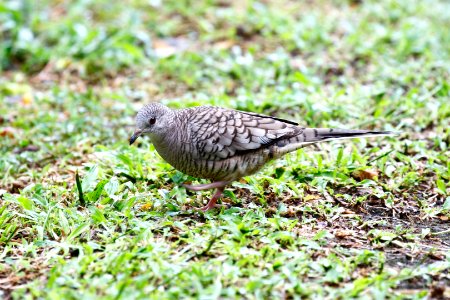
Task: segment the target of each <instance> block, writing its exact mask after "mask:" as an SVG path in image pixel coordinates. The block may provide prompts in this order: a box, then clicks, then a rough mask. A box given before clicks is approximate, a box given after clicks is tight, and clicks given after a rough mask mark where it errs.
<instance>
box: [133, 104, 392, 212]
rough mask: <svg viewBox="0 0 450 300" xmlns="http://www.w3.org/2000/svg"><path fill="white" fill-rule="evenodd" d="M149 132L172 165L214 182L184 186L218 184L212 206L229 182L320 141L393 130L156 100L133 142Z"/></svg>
mask: <svg viewBox="0 0 450 300" xmlns="http://www.w3.org/2000/svg"><path fill="white" fill-rule="evenodd" d="M144 134H147V135H149V136H150V138H151V141H152V142H153V145H154V146H155V149H156V151H158V153H159V154H160V155H161V156H162V157H163V158H164V159H165V160H166V161H167V162H168V163H169V164H171V165H172V166H173V167H175V168H176V169H178V170H180V171H181V172H183V173H186V174H188V175H191V176H193V177H198V178H206V179H210V180H211V181H212V183H209V184H201V185H196V186H192V185H184V186H185V187H186V188H187V189H191V190H194V191H200V190H205V189H212V188H217V191H216V193H215V194H214V196H213V197H212V198H211V200H210V201H209V202H208V204H207V205H206V206H205V207H203V208H202V210H209V209H211V208H213V207H214V206H215V204H216V201H217V200H218V198H219V197H220V196H221V195H222V192H223V190H224V188H225V186H226V185H228V184H230V183H231V182H233V181H235V180H238V179H239V178H241V177H243V176H247V175H251V174H253V173H255V172H257V171H258V170H259V169H260V168H261V167H262V166H264V164H265V163H267V162H268V161H269V160H271V159H276V158H279V157H281V156H283V155H284V154H286V153H289V152H291V151H294V150H297V149H299V148H301V147H303V146H305V145H309V144H313V143H317V142H322V141H328V140H333V139H342V138H355V137H368V136H380V135H390V134H391V132H387V131H368V130H343V129H326V128H304V127H301V126H299V125H298V124H297V123H296V122H292V121H287V120H283V119H279V118H275V117H271V116H265V115H259V114H255V113H249V112H243V111H236V110H232V109H225V108H220V107H211V106H198V107H193V108H187V109H179V110H172V109H170V108H168V107H166V106H164V105H162V104H159V103H152V104H149V105H146V106H144V107H143V108H142V109H141V110H139V112H138V114H137V116H136V131H135V132H134V134H133V136H132V137H131V138H130V145H131V144H132V143H133V142H134V141H135V140H136V139H137V138H138V137H139V136H140V135H144Z"/></svg>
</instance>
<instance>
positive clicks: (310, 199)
mask: <svg viewBox="0 0 450 300" xmlns="http://www.w3.org/2000/svg"><path fill="white" fill-rule="evenodd" d="M319 198H320V196H318V195H313V194H310V195H306V196H305V197H304V198H303V200H304V201H305V202H306V201H312V200H317V199H319Z"/></svg>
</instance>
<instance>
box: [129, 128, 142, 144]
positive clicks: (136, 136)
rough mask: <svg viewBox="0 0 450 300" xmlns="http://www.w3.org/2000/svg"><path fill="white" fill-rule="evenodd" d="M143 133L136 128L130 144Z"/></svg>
mask: <svg viewBox="0 0 450 300" xmlns="http://www.w3.org/2000/svg"><path fill="white" fill-rule="evenodd" d="M141 134H142V131H141V130H136V131H135V132H134V133H133V135H132V136H131V138H130V145H131V144H133V143H134V141H136V140H137V138H138V137H139V136H140V135H141Z"/></svg>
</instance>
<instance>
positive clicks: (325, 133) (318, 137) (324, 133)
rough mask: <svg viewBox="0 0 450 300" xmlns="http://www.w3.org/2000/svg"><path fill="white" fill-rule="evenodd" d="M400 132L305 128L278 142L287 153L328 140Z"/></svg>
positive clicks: (390, 134)
mask: <svg viewBox="0 0 450 300" xmlns="http://www.w3.org/2000/svg"><path fill="white" fill-rule="evenodd" d="M397 134H398V133H395V132H392V131H373V130H351V129H333V128H304V129H303V131H302V133H300V134H299V135H297V136H295V137H291V138H289V139H286V140H283V141H280V142H281V143H279V144H278V146H279V147H280V146H281V148H279V150H281V151H280V152H281V153H280V154H285V153H288V152H291V151H294V150H297V149H299V148H302V147H304V146H307V145H310V144H315V143H319V142H326V141H332V140H341V139H354V138H366V137H380V136H392V135H397Z"/></svg>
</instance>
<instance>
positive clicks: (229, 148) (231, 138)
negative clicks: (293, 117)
mask: <svg viewBox="0 0 450 300" xmlns="http://www.w3.org/2000/svg"><path fill="white" fill-rule="evenodd" d="M190 115H191V116H192V117H191V119H190V122H189V124H190V125H189V130H190V137H191V141H193V147H194V148H195V149H196V150H197V151H195V152H196V153H195V155H196V156H197V158H199V159H207V160H223V159H227V158H229V157H232V156H234V155H240V154H242V153H245V152H249V151H255V150H258V149H261V148H265V147H269V146H270V145H272V144H274V143H276V142H277V141H279V140H280V139H285V138H289V137H293V136H297V135H299V134H301V133H302V130H303V129H302V128H301V127H300V126H298V125H297V124H296V123H294V122H291V121H287V120H282V119H278V118H274V117H270V116H264V115H259V114H255V113H247V112H241V111H235V110H229V109H223V108H219V107H197V108H194V109H192V111H191V113H190Z"/></svg>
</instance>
